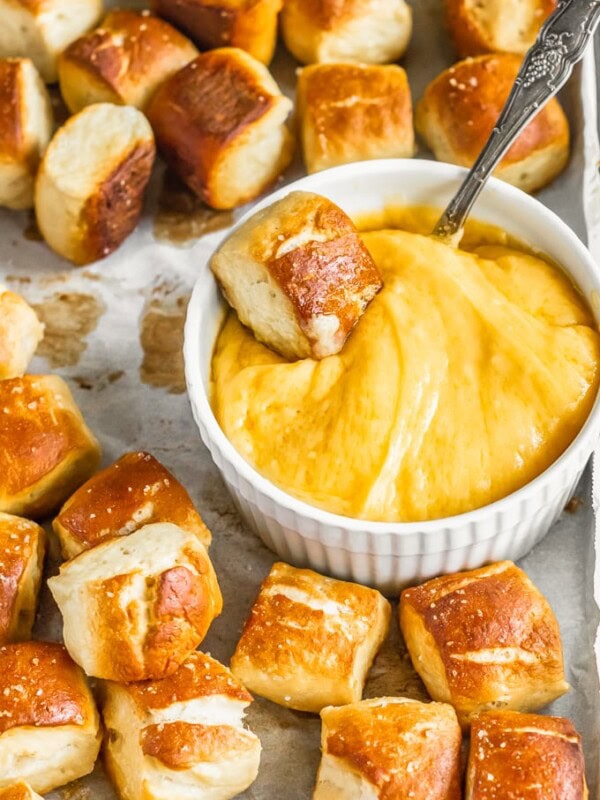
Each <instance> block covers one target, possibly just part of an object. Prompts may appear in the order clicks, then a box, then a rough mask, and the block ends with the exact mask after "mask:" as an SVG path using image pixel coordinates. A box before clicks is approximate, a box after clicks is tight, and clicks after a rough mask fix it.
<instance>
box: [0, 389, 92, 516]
mask: <svg viewBox="0 0 600 800" xmlns="http://www.w3.org/2000/svg"><path fill="white" fill-rule="evenodd" d="M99 463H100V446H99V444H98V442H97V441H96V439H95V437H94V436H93V434H92V432H91V431H90V430H89V428H88V427H87V425H86V424H85V421H84V419H83V417H82V416H81V412H80V410H79V408H78V407H77V405H76V403H75V401H74V400H73V396H72V395H71V392H70V391H69V387H68V386H67V384H66V383H65V382H64V381H63V380H62V378H59V377H58V375H25V376H24V377H23V378H13V379H11V380H4V381H0V475H2V481H1V482H0V511H4V512H7V513H9V514H17V515H18V516H22V517H32V518H36V519H37V518H38V517H44V516H46V515H47V514H49V513H50V512H51V511H53V510H54V509H55V508H56V507H57V506H58V505H59V504H60V503H62V502H63V501H64V500H65V498H67V497H68V496H69V495H70V494H72V493H73V492H74V491H75V489H76V488H77V487H78V486H80V485H81V484H82V483H83V482H84V481H85V480H87V479H88V478H89V477H90V475H92V473H94V472H95V471H96V469H97V468H98V465H99Z"/></svg>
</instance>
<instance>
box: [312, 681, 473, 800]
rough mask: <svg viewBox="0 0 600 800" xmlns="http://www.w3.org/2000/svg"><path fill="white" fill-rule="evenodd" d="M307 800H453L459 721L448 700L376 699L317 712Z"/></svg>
mask: <svg viewBox="0 0 600 800" xmlns="http://www.w3.org/2000/svg"><path fill="white" fill-rule="evenodd" d="M321 721H322V730H321V751H322V757H321V765H320V767H319V774H318V776H317V785H316V787H315V791H314V794H313V800H408V798H411V800H460V797H461V792H460V745H461V733H460V726H459V724H458V722H457V721H456V714H455V713H454V710H453V709H452V707H451V706H448V705H446V704H444V703H419V702H417V701H416V700H410V699H408V698H407V697H378V698H375V699H372V700H363V701H362V702H360V703H352V704H351V705H347V706H341V707H340V708H332V707H328V708H324V709H323V711H321Z"/></svg>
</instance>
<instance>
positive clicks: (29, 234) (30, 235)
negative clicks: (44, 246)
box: [23, 211, 44, 242]
mask: <svg viewBox="0 0 600 800" xmlns="http://www.w3.org/2000/svg"><path fill="white" fill-rule="evenodd" d="M23 238H25V239H27V241H29V242H43V241H44V237H43V236H42V232H41V230H40V229H39V228H38V224H37V220H36V218H35V211H30V212H29V214H28V215H27V225H26V226H25V227H24V228H23Z"/></svg>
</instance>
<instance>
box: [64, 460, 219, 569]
mask: <svg viewBox="0 0 600 800" xmlns="http://www.w3.org/2000/svg"><path fill="white" fill-rule="evenodd" d="M152 522H172V523H173V524H174V525H178V526H179V527H180V528H182V529H183V530H184V531H189V532H190V533H194V534H195V535H196V536H197V537H198V538H199V539H200V541H201V542H202V544H203V545H205V547H208V546H209V544H210V539H211V536H210V531H209V530H208V528H207V527H206V525H205V524H204V522H203V521H202V518H201V517H200V514H198V512H197V511H196V509H195V508H194V504H193V503H192V501H191V499H190V496H189V494H188V493H187V492H186V490H185V489H184V487H183V486H182V485H181V484H180V483H179V481H178V480H177V478H175V477H174V476H173V475H172V474H171V473H170V472H169V470H168V469H166V468H165V467H163V465H162V464H161V463H160V462H159V461H157V460H156V459H155V458H154V456H151V455H150V453H144V452H139V451H138V452H134V453H125V455H124V456H121V458H120V459H119V460H118V461H116V462H115V463H114V464H111V466H110V467H107V468H106V469H103V470H102V471H101V472H98V473H97V474H96V475H94V476H93V477H92V478H90V479H89V481H87V482H86V483H84V484H83V486H81V487H80V488H79V489H78V490H77V491H76V492H75V494H74V495H72V496H71V497H70V498H69V499H68V500H67V502H66V503H65V504H64V506H63V507H62V508H61V510H60V514H59V515H58V516H57V517H56V519H55V520H54V522H53V523H52V527H53V529H54V533H56V535H57V536H58V538H59V540H60V544H61V548H62V554H63V557H64V558H75V556H76V555H79V553H82V552H83V551H84V550H89V549H90V548H92V547H95V546H96V545H97V544H100V542H103V541H105V540H106V539H112V538H115V537H116V536H128V535H129V534H130V533H134V531H137V530H138V529H139V528H141V527H142V526H143V525H148V524H149V523H152Z"/></svg>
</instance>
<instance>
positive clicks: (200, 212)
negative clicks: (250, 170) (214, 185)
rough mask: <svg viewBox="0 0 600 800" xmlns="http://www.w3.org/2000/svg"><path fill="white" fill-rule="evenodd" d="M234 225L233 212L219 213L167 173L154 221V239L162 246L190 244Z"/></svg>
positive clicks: (175, 177) (170, 173) (174, 176)
mask: <svg viewBox="0 0 600 800" xmlns="http://www.w3.org/2000/svg"><path fill="white" fill-rule="evenodd" d="M232 224H233V212H232V211H215V210H214V209H212V208H210V207H209V206H207V205H206V204H205V203H203V202H202V200H200V199H199V198H198V197H196V195H195V194H194V193H193V192H192V190H191V189H188V187H187V186H186V185H185V184H184V183H183V182H182V181H180V180H179V178H178V177H177V176H176V175H174V174H173V173H172V172H170V171H169V170H167V171H166V172H165V175H164V177H163V183H162V187H161V190H160V195H159V198H158V206H157V210H156V215H155V217H154V236H155V238H156V239H158V240H159V241H162V242H170V243H171V244H186V243H188V242H191V241H193V240H195V239H199V238H200V237H201V236H206V234H208V233H214V232H215V231H219V230H221V229H223V228H228V227H229V226H230V225H232Z"/></svg>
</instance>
